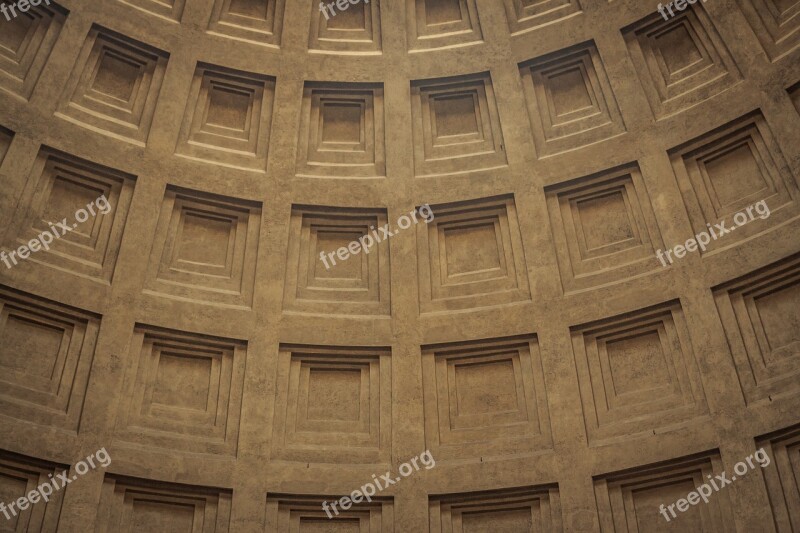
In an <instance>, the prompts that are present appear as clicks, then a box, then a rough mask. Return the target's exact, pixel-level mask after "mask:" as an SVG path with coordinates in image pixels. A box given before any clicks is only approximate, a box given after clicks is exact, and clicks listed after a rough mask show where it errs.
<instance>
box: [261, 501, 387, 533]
mask: <svg viewBox="0 0 800 533" xmlns="http://www.w3.org/2000/svg"><path fill="white" fill-rule="evenodd" d="M340 497H341V496H338V495H335V496H334V495H326V496H308V495H302V496H300V495H293V494H268V495H267V515H266V519H267V520H266V522H267V523H266V528H265V529H264V531H291V532H301V533H305V532H313V533H323V532H324V533H327V532H335V533H340V532H341V533H392V532H394V531H397V530H396V529H395V528H394V509H393V500H392V498H380V497H372V501H371V502H367V501H363V500H362V501H361V502H360V503H355V504H352V506H351V507H350V508H349V509H348V510H346V511H345V510H342V509H341V508H339V509H337V511H339V512H338V513H337V514H334V515H332V516H331V517H329V516H328V515H327V514H326V513H325V511H323V507H322V504H323V502H332V501H334V502H335V501H336V500H337V499H339V498H340Z"/></svg>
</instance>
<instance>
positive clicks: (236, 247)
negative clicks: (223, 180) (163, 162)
mask: <svg viewBox="0 0 800 533" xmlns="http://www.w3.org/2000/svg"><path fill="white" fill-rule="evenodd" d="M260 231H261V203H260V202H250V201H247V200H239V199H235V198H228V197H224V196H219V195H212V194H206V193H202V192H198V191H190V190H187V189H181V188H179V187H173V186H168V187H167V192H166V195H165V197H164V202H163V204H162V207H161V215H160V216H159V219H158V226H157V227H156V235H155V239H154V243H155V244H154V246H153V249H152V251H151V254H150V266H149V268H148V275H147V279H148V281H147V285H146V289H145V290H146V291H147V292H150V293H153V294H156V295H159V296H168V297H172V298H179V299H182V300H187V301H191V302H195V303H207V304H211V305H219V306H232V307H242V308H248V309H249V308H250V307H251V306H252V303H253V287H254V284H255V275H256V257H257V255H258V242H259V232H260Z"/></svg>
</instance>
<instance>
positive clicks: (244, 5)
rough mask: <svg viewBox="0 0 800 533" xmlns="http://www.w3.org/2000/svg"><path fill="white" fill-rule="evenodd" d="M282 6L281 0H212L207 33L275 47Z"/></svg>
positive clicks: (278, 34) (278, 36)
mask: <svg viewBox="0 0 800 533" xmlns="http://www.w3.org/2000/svg"><path fill="white" fill-rule="evenodd" d="M284 6H285V0H215V1H214V7H213V9H212V12H211V19H210V20H209V23H208V32H209V33H212V34H215V35H221V36H223V37H228V38H231V39H236V40H239V41H246V42H249V43H253V44H259V45H263V46H270V47H275V48H277V47H279V46H280V44H281V33H282V29H283V14H284Z"/></svg>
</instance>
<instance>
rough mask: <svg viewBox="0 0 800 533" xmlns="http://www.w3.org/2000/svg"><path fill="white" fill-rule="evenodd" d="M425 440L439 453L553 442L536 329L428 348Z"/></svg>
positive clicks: (469, 454)
mask: <svg viewBox="0 0 800 533" xmlns="http://www.w3.org/2000/svg"><path fill="white" fill-rule="evenodd" d="M422 378H423V379H422V381H423V391H424V405H425V435H426V437H425V438H426V446H428V449H430V451H431V453H432V454H433V455H434V457H436V458H437V459H472V460H478V458H480V457H484V458H485V457H487V456H492V455H508V454H512V455H515V454H521V455H525V454H530V453H533V452H534V451H536V450H542V449H547V448H549V447H551V446H552V440H551V436H550V434H551V433H550V418H549V408H548V400H547V388H546V386H545V382H544V373H543V370H542V364H541V359H540V356H539V348H538V344H537V342H536V339H535V338H534V337H519V338H516V337H515V338H503V339H493V340H487V341H481V342H465V343H458V344H445V345H433V346H427V347H423V350H422Z"/></svg>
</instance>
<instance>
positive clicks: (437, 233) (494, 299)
mask: <svg viewBox="0 0 800 533" xmlns="http://www.w3.org/2000/svg"><path fill="white" fill-rule="evenodd" d="M432 209H433V211H434V213H435V217H434V218H433V220H432V221H431V222H430V223H429V224H427V225H422V224H420V225H418V226H417V253H418V256H417V260H418V268H419V275H420V300H421V301H420V304H421V311H422V312H423V313H430V312H442V311H446V310H452V309H468V308H479V307H483V306H490V305H501V304H510V303H513V302H517V301H523V300H528V299H530V291H529V288H528V277H527V270H526V267H525V257H524V253H523V248H522V241H521V236H520V233H519V223H518V221H517V215H516V208H515V205H514V201H513V199H512V198H510V197H499V198H490V199H486V200H475V201H469V202H458V203H453V204H443V205H438V206H432Z"/></svg>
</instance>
